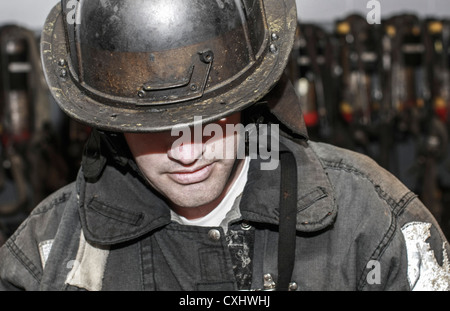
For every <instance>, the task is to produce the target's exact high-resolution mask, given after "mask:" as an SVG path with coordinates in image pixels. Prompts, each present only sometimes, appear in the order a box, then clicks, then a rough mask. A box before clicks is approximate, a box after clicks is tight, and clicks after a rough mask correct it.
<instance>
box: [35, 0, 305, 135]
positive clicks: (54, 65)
mask: <svg viewBox="0 0 450 311" xmlns="http://www.w3.org/2000/svg"><path fill="white" fill-rule="evenodd" d="M263 2H264V7H265V11H266V12H270V14H268V13H266V19H267V23H268V29H269V32H270V34H276V35H274V36H270V37H271V38H268V40H269V41H270V42H267V47H266V48H267V49H268V52H267V53H264V55H263V56H262V57H261V58H260V59H259V60H258V62H259V63H258V64H257V66H255V69H254V71H253V72H252V73H251V74H250V75H249V76H247V77H246V78H245V79H243V80H242V81H239V83H236V85H234V86H232V87H229V88H227V89H226V90H225V91H224V92H222V93H218V94H217V95H216V96H213V97H208V98H199V99H196V100H192V101H189V102H182V103H175V104H167V105H159V106H145V107H142V106H138V105H136V106H133V105H131V106H130V105H120V104H117V103H105V102H102V101H100V100H96V99H95V98H93V97H92V96H90V94H88V92H86V89H84V88H82V87H80V85H79V83H78V82H77V80H76V77H74V76H73V75H72V72H73V70H71V68H68V67H67V66H69V65H70V62H67V60H68V59H69V53H68V47H67V44H66V38H65V25H64V22H65V19H64V15H63V14H62V10H61V4H60V3H58V4H57V5H55V7H54V8H53V9H52V11H51V12H50V14H49V15H48V17H47V20H46V22H45V25H44V29H43V32H42V37H41V57H42V63H43V67H44V73H45V78H46V80H47V83H48V85H49V89H50V92H51V94H52V95H53V97H54V98H55V100H56V102H57V103H58V105H59V106H60V107H61V109H62V110H63V111H64V112H65V113H66V114H67V115H68V116H69V117H71V118H73V119H75V120H77V121H79V122H81V123H83V124H87V125H89V126H92V127H95V128H99V129H102V130H107V131H114V132H159V131H168V130H171V129H172V128H173V127H174V126H177V125H180V124H183V125H188V126H193V125H195V120H198V119H199V118H194V117H200V116H201V117H202V118H201V121H202V123H210V122H214V121H216V120H219V119H221V118H224V117H226V116H228V115H230V114H233V113H235V112H238V111H242V110H244V109H245V108H247V107H249V106H250V105H252V104H254V103H255V102H257V101H259V100H260V99H261V98H263V97H264V96H265V95H266V94H267V93H268V92H269V91H270V90H271V89H272V87H273V86H274V85H275V84H276V83H277V81H278V80H279V79H280V77H281V75H282V73H283V71H284V69H285V67H286V65H287V62H288V59H289V55H290V53H291V50H292V47H293V42H294V34H295V29H296V27H297V11H296V5H295V1H294V0H264V1H263Z"/></svg>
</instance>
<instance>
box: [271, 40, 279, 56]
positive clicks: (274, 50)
mask: <svg viewBox="0 0 450 311" xmlns="http://www.w3.org/2000/svg"><path fill="white" fill-rule="evenodd" d="M269 50H270V52H271V53H273V54H275V53H276V52H278V48H277V46H276V45H275V44H273V43H272V44H271V45H270V47H269Z"/></svg>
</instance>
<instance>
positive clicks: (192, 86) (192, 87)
mask: <svg viewBox="0 0 450 311" xmlns="http://www.w3.org/2000/svg"><path fill="white" fill-rule="evenodd" d="M190 89H191V91H197V84H195V83H192V84H191V86H190Z"/></svg>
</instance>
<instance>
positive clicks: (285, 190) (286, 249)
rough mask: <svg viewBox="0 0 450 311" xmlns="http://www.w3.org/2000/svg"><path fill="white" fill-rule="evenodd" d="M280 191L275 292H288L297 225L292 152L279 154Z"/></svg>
mask: <svg viewBox="0 0 450 311" xmlns="http://www.w3.org/2000/svg"><path fill="white" fill-rule="evenodd" d="M280 159H281V161H280V165H281V191H280V226H279V234H278V282H277V288H276V289H277V290H279V291H287V290H289V284H290V282H291V280H292V279H291V278H292V272H293V270H294V264H295V244H296V232H297V230H296V225H297V165H296V160H295V157H294V155H293V154H292V152H281V153H280Z"/></svg>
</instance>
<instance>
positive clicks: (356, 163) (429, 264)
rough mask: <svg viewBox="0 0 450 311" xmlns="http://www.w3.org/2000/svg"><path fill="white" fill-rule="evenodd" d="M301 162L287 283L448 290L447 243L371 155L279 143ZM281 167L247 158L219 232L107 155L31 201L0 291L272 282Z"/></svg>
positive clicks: (2, 252)
mask: <svg viewBox="0 0 450 311" xmlns="http://www.w3.org/2000/svg"><path fill="white" fill-rule="evenodd" d="M282 144H283V146H284V148H287V149H288V150H290V151H292V153H293V154H294V155H295V158H296V162H297V173H298V174H297V178H298V183H297V184H298V186H297V188H298V191H297V215H296V218H297V219H296V220H297V223H296V237H295V239H296V240H295V244H296V248H295V264H294V269H293V273H292V277H291V279H292V280H291V284H290V289H291V290H410V289H430V290H448V289H450V285H449V274H450V268H449V259H448V258H449V252H450V248H449V245H448V242H447V241H446V239H445V237H444V235H443V233H442V232H441V230H440V228H439V226H438V225H437V223H436V221H435V220H434V218H433V217H432V216H431V214H430V213H429V211H428V210H427V208H426V207H425V206H424V205H423V204H422V203H421V202H420V201H419V199H418V198H417V196H416V195H415V194H414V193H412V192H411V191H409V190H408V189H407V188H406V187H405V186H403V185H402V184H401V183H400V182H399V181H397V179H395V178H394V177H393V176H392V175H391V174H389V173H388V172H386V171H385V170H383V169H382V168H380V167H379V166H378V165H376V164H375V162H373V161H372V160H370V159H369V158H367V157H365V156H362V155H359V154H356V153H353V152H350V151H347V150H342V149H339V148H336V147H333V146H330V145H326V144H322V143H315V142H303V143H297V142H294V141H292V140H290V139H286V138H282ZM279 197H280V168H278V169H276V170H267V171H264V170H260V165H259V160H256V159H254V160H251V162H250V168H249V173H248V182H247V184H246V187H245V190H244V192H243V194H242V195H241V196H240V197H238V199H237V200H236V202H235V205H234V208H233V209H232V210H231V211H230V212H229V213H228V215H227V220H226V221H225V222H223V225H222V226H220V227H196V226H185V225H181V224H180V223H178V222H177V221H176V217H174V216H173V215H172V213H171V212H170V209H169V207H168V206H167V204H166V203H165V201H164V200H163V199H162V198H161V197H160V196H158V195H157V194H155V193H154V192H153V191H152V190H151V188H150V187H149V186H148V185H147V184H146V182H145V181H143V179H142V178H141V177H139V175H138V174H136V173H135V172H133V170H126V169H124V167H120V166H118V165H115V164H114V163H113V162H108V164H107V165H106V167H105V169H104V171H103V173H102V175H101V177H100V178H99V179H98V180H97V181H95V182H89V181H87V180H85V178H84V177H83V174H82V173H80V174H79V177H78V179H77V181H76V182H74V183H72V184H70V185H68V186H66V187H65V188H63V189H61V190H59V191H58V192H56V193H54V194H53V195H51V196H50V197H49V198H47V199H46V200H45V201H43V202H42V203H41V204H40V205H39V206H38V207H36V208H35V209H34V210H33V212H32V214H31V215H30V216H29V218H28V219H27V220H26V221H25V222H24V223H23V224H22V225H21V226H20V228H19V229H18V230H17V232H16V233H15V234H14V235H13V236H12V237H11V238H10V239H9V240H8V241H7V242H6V243H5V245H3V247H2V248H1V249H0V289H4V290H11V289H25V290H80V289H81V290H212V289H219V290H237V289H273V288H274V287H276V284H277V279H278V275H277V273H278V268H277V253H278V249H277V245H278V225H279Z"/></svg>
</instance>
